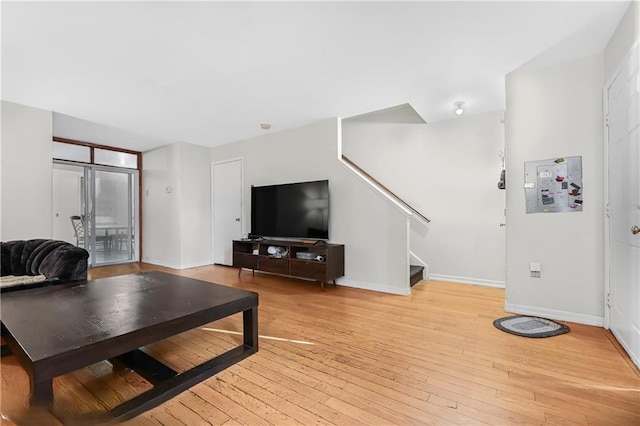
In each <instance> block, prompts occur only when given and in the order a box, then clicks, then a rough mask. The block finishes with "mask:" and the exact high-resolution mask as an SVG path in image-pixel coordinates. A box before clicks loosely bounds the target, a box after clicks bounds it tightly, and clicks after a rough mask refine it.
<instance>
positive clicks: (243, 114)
mask: <svg viewBox="0 0 640 426" xmlns="http://www.w3.org/2000/svg"><path fill="white" fill-rule="evenodd" d="M628 4H629V1H628V0H625V1H611V0H609V1H587V2H577V1H569V2H555V1H532V2H526V1H510V2H507V1H498V2H482V1H472V2H460V1H445V2H433V1H426V2H416V1H414V2H403V3H400V2H361V1H357V2H281V3H271V2H252V3H249V2H235V3H231V2H193V3H185V2H117V3H116V2H100V3H98V2H67V3H58V2H47V3H26V2H16V3H13V2H9V3H7V2H3V3H2V94H1V95H2V99H3V100H7V101H11V102H16V103H20V104H24V105H30V106H34V107H38V108H44V109H47V110H51V111H56V112H59V113H62V114H66V115H70V116H74V117H78V118H81V119H84V120H89V121H92V122H96V123H100V124H102V125H106V126H110V127H115V128H118V129H122V130H125V131H129V132H134V133H138V134H141V135H144V136H146V137H150V138H155V139H158V140H159V141H163V142H165V143H166V142H191V143H195V144H200V145H206V146H216V145H220V144H225V143H229V142H235V141H238V140H243V139H247V138H251V137H255V136H259V135H261V134H264V132H265V130H262V129H260V123H270V124H271V130H268V131H269V132H277V131H279V130H283V129H288V128H293V127H298V126H301V125H305V124H308V123H312V122H315V121H318V120H322V119H325V118H329V117H349V116H353V115H358V114H363V113H367V112H370V111H375V110H378V109H383V108H388V107H391V106H394V105H399V104H404V103H410V104H411V105H412V106H413V108H415V110H416V111H417V112H418V113H419V114H420V115H421V116H422V117H423V118H424V119H425V120H426V121H427V122H433V121H438V120H443V119H449V118H453V117H455V116H454V114H453V109H454V107H453V104H454V102H456V101H464V102H465V106H466V110H467V113H468V114H474V113H481V112H486V111H493V110H497V109H504V108H505V99H504V98H505V94H504V77H505V75H506V74H508V73H509V72H511V71H513V70H514V69H516V68H518V67H520V66H522V65H523V64H525V63H527V62H529V61H531V60H532V59H534V58H536V57H537V56H539V55H541V54H542V53H543V52H545V51H547V50H549V49H551V48H554V49H553V50H554V52H555V53H554V57H557V56H558V49H560V51H561V52H562V46H563V42H565V41H567V40H572V43H569V44H568V46H569V45H570V46H571V47H570V50H567V51H566V52H564V54H566V55H567V56H570V55H572V54H573V55H575V54H577V53H576V52H578V51H579V54H581V55H582V54H590V53H597V52H602V50H603V48H604V46H605V45H606V42H607V41H608V39H609V38H610V36H611V34H612V33H613V31H614V29H615V27H616V25H617V24H618V22H619V21H620V18H621V17H622V15H623V14H624V12H625V10H626V8H627V6H628ZM576 40H578V43H577V44H576ZM568 49H569V48H568ZM576 49H577V50H576ZM560 56H562V55H560ZM153 145H154V144H153V143H151V142H148V140H147V141H146V142H144V143H141V144H139V146H131V145H129V146H127V147H128V148H131V149H139V150H147V149H150V148H153V147H154V146H153Z"/></svg>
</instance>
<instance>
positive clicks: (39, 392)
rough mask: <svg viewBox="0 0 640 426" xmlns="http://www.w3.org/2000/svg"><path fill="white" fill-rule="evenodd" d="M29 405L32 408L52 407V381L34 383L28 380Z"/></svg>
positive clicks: (30, 379)
mask: <svg viewBox="0 0 640 426" xmlns="http://www.w3.org/2000/svg"><path fill="white" fill-rule="evenodd" d="M29 387H30V392H29V404H30V405H31V406H32V407H36V406H38V407H51V406H52V405H53V380H52V379H50V380H45V381H43V382H38V383H35V381H34V380H33V378H31V377H30V378H29Z"/></svg>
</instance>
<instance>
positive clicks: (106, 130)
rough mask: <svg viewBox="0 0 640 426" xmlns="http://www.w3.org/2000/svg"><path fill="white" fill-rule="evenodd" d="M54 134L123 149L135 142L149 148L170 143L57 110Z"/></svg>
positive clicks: (54, 115)
mask: <svg viewBox="0 0 640 426" xmlns="http://www.w3.org/2000/svg"><path fill="white" fill-rule="evenodd" d="M53 136H56V137H59V138H65V139H72V140H77V141H83V142H90V143H94V144H98V145H107V146H113V147H117V148H123V149H127V147H129V146H132V144H133V143H135V146H142V147H149V149H150V148H152V147H155V146H158V145H166V144H168V143H169V141H159V140H157V139H153V138H149V137H146V136H143V135H139V134H137V133H132V132H126V131H124V130H120V129H116V128H113V127H109V126H105V125H102V124H98V123H94V122H91V121H87V120H83V119H80V118H76V117H71V116H69V115H64V114H59V113H57V112H54V113H53Z"/></svg>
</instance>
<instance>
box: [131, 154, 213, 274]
mask: <svg viewBox="0 0 640 426" xmlns="http://www.w3.org/2000/svg"><path fill="white" fill-rule="evenodd" d="M142 164H143V174H142V211H143V214H142V215H143V232H144V238H143V261H144V262H148V263H153V264H157V265H164V266H169V267H172V268H177V269H184V268H190V267H194V266H201V265H207V264H210V263H211V225H210V221H211V201H210V199H211V189H210V188H211V183H210V182H211V179H210V173H211V172H210V163H209V148H204V147H201V146H196V145H190V144H186V143H178V144H172V145H168V146H164V147H161V148H158V149H154V150H151V151H147V152H145V153H143V161H142Z"/></svg>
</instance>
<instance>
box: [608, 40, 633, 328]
mask: <svg viewBox="0 0 640 426" xmlns="http://www.w3.org/2000/svg"><path fill="white" fill-rule="evenodd" d="M639 44H640V40H636V42H635V43H633V45H632V46H631V48H630V49H629V50H628V51H627V53H626V54H625V55H624V58H622V60H621V61H620V63H619V64H618V66H617V67H616V70H615V71H614V72H613V74H612V75H611V77H610V78H609V80H608V81H607V83H606V84H605V85H604V88H603V89H602V99H603V111H602V112H603V123H604V126H602V132H603V139H602V140H603V143H604V149H603V151H604V155H603V157H604V324H603V326H604V328H605V329H607V330H608V329H609V326H610V322H611V309H610V308H609V293H610V292H611V282H610V280H609V276H610V273H611V265H610V263H609V259H610V256H611V247H610V244H609V237H610V232H611V230H610V226H609V192H610V191H609V125H608V117H609V89H610V88H611V85H612V84H613V82H614V81H615V80H616V78H618V75H620V73H621V72H622V70H623V69H624V68H625V67H626V63H627V61H628V60H629V58H630V57H631V54H632V52H633V50H634V49H637V48H638V45H639Z"/></svg>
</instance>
